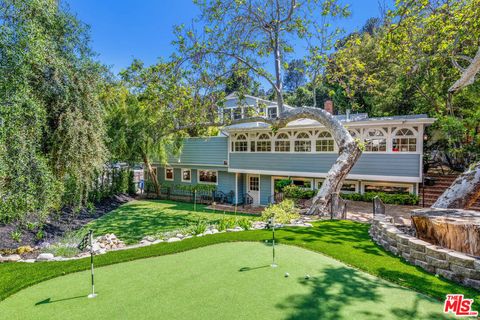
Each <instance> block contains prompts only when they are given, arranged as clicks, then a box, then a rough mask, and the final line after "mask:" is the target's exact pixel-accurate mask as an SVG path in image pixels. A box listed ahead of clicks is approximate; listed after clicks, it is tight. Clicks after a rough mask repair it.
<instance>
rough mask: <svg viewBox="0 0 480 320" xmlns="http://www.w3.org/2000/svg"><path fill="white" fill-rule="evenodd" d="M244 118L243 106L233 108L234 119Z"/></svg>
mask: <svg viewBox="0 0 480 320" xmlns="http://www.w3.org/2000/svg"><path fill="white" fill-rule="evenodd" d="M239 119H242V108H235V109H234V110H233V120H239Z"/></svg>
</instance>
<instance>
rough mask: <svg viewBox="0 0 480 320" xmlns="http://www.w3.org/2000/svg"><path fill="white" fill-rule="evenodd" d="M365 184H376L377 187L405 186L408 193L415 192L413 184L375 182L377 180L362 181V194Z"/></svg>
mask: <svg viewBox="0 0 480 320" xmlns="http://www.w3.org/2000/svg"><path fill="white" fill-rule="evenodd" d="M365 185H371V186H378V187H401V188H404V187H407V188H408V190H409V191H408V192H409V193H415V192H414V191H415V189H414V187H415V186H414V184H413V183H412V184H410V183H400V182H377V181H362V188H361V190H362V194H364V193H365Z"/></svg>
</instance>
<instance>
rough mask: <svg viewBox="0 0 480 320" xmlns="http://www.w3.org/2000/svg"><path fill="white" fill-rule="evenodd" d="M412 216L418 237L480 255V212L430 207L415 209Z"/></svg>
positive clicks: (449, 247)
mask: <svg viewBox="0 0 480 320" xmlns="http://www.w3.org/2000/svg"><path fill="white" fill-rule="evenodd" d="M411 218H412V225H413V226H414V228H415V230H416V233H417V237H418V238H420V239H422V240H424V241H427V242H430V243H432V244H436V245H439V246H442V247H445V248H448V249H452V250H456V251H460V252H463V253H466V254H469V255H473V256H480V212H476V211H470V210H462V209H435V208H428V209H417V210H413V211H412V217H411Z"/></svg>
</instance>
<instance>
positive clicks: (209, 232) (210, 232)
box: [203, 230, 213, 235]
mask: <svg viewBox="0 0 480 320" xmlns="http://www.w3.org/2000/svg"><path fill="white" fill-rule="evenodd" d="M203 234H204V235H207V234H213V232H212V230H207V231H205V232H204V233H203Z"/></svg>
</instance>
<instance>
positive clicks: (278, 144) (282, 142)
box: [275, 133, 290, 152]
mask: <svg viewBox="0 0 480 320" xmlns="http://www.w3.org/2000/svg"><path fill="white" fill-rule="evenodd" d="M275 151H277V152H290V140H289V136H288V134H286V133H279V134H278V135H277V136H276V137H275Z"/></svg>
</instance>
